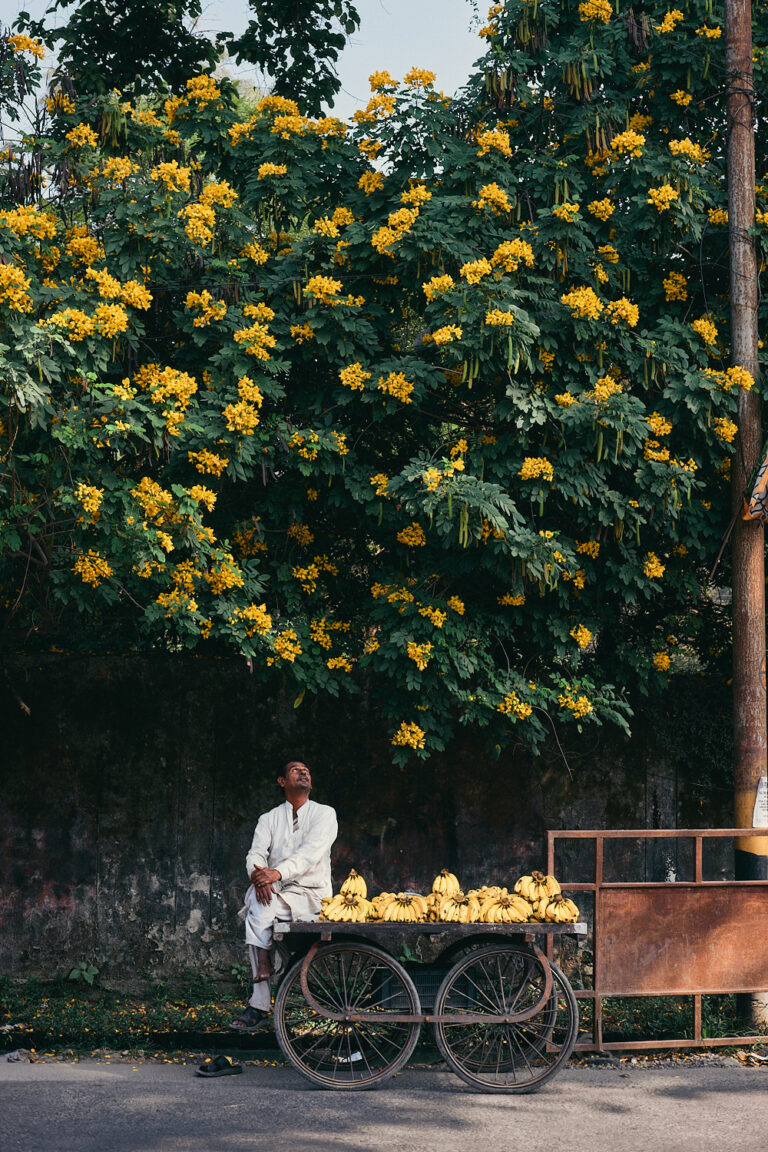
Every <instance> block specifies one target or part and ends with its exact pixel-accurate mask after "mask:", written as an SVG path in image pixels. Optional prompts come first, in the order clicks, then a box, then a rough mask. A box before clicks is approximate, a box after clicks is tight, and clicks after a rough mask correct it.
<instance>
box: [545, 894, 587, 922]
mask: <svg viewBox="0 0 768 1152" xmlns="http://www.w3.org/2000/svg"><path fill="white" fill-rule="evenodd" d="M541 905H542V901H541V900H540V901H539V908H538V910H539V911H540V910H541ZM578 918H579V910H578V908H577V907H576V905H575V904H574V902H573V900H568V899H567V897H565V896H563V895H561V894H560V893H556V894H555V895H554V896H553V897H552V899H551V900H549V901H548V902H547V903H546V904H545V905H544V915H543V916H541V917H537V919H542V920H547V921H548V922H549V923H550V924H575V923H576V921H577V920H578Z"/></svg>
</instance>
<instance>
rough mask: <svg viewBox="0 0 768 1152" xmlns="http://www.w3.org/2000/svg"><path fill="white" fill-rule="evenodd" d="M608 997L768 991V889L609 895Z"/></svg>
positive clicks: (604, 900) (603, 899)
mask: <svg viewBox="0 0 768 1152" xmlns="http://www.w3.org/2000/svg"><path fill="white" fill-rule="evenodd" d="M595 936H596V939H597V940H598V941H599V945H598V947H599V953H600V980H599V984H600V987H599V992H600V995H601V996H611V995H613V996H616V995H665V994H666V995H675V994H690V993H694V992H704V993H717V992H740V991H745V990H749V989H759V988H768V883H766V884H754V883H753V884H750V885H743V884H738V883H736V884H718V885H717V886H716V887H714V886H713V887H711V888H710V887H709V886H707V885H698V884H696V885H688V884H670V885H669V886H667V885H658V886H653V887H639V886H638V887H633V886H632V885H627V886H626V887H623V886H622V887H620V888H603V889H602V890H601V892H600V899H599V901H598V910H597V921H596V924H595Z"/></svg>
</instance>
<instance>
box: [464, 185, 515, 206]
mask: <svg viewBox="0 0 768 1152" xmlns="http://www.w3.org/2000/svg"><path fill="white" fill-rule="evenodd" d="M472 207H473V208H477V209H478V210H480V211H482V209H483V208H490V209H491V210H492V211H493V212H495V213H498V212H511V211H512V205H511V204H510V202H509V197H508V196H507V193H506V192H505V191H504V189H503V188H499V186H498V184H495V183H494V184H483V186H482V187H481V189H480V199H479V200H473V201H472Z"/></svg>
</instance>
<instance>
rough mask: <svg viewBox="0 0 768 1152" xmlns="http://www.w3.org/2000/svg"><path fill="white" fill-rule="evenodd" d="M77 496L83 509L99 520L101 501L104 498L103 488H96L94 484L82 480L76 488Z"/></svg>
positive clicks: (93, 518)
mask: <svg viewBox="0 0 768 1152" xmlns="http://www.w3.org/2000/svg"><path fill="white" fill-rule="evenodd" d="M75 498H76V499H77V500H79V501H80V503H81V504H82V506H83V511H84V512H87V513H88V515H89V516H90V518H91V520H98V518H99V515H100V509H101V502H102V500H103V499H104V489H103V488H95V487H94V486H93V485H92V484H84V483H83V482H82V481H80V483H79V484H78V485H77V487H76V488H75Z"/></svg>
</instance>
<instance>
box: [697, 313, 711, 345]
mask: <svg viewBox="0 0 768 1152" xmlns="http://www.w3.org/2000/svg"><path fill="white" fill-rule="evenodd" d="M691 328H693V330H694V332H695V333H696V334H697V335H698V336H701V338H702V340H703V341H704V343H705V344H714V343H715V341H716V340H717V328H716V326H715V325H714V324H713V323H712V321H711V320H709V319H707V317H706V316H702V317H701V319H700V320H694V321H693V323H692V324H691Z"/></svg>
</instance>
